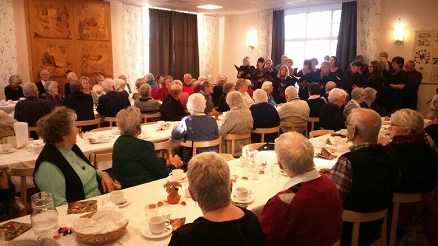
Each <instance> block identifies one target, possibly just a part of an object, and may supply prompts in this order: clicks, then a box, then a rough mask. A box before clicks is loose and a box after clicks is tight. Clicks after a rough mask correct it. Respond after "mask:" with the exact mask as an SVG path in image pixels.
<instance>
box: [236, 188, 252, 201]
mask: <svg viewBox="0 0 438 246" xmlns="http://www.w3.org/2000/svg"><path fill="white" fill-rule="evenodd" d="M249 194H250V191H249V190H248V189H247V188H245V187H237V188H236V192H235V196H236V198H237V200H240V201H245V200H246V199H248V197H249Z"/></svg>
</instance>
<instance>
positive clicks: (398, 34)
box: [394, 18, 405, 45]
mask: <svg viewBox="0 0 438 246" xmlns="http://www.w3.org/2000/svg"><path fill="white" fill-rule="evenodd" d="M404 39H405V25H404V24H403V23H402V22H401V19H400V18H399V19H398V23H397V24H395V25H394V40H395V43H396V44H397V45H401V44H402V43H403V42H404Z"/></svg>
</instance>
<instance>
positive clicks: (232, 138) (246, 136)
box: [222, 132, 251, 156]
mask: <svg viewBox="0 0 438 246" xmlns="http://www.w3.org/2000/svg"><path fill="white" fill-rule="evenodd" d="M222 139H223V140H225V141H224V142H225V143H226V141H231V153H230V154H231V155H232V156H235V155H234V152H235V147H236V140H243V139H248V140H249V142H250V143H251V133H250V132H248V133H242V134H227V135H225V136H223V137H222Z"/></svg>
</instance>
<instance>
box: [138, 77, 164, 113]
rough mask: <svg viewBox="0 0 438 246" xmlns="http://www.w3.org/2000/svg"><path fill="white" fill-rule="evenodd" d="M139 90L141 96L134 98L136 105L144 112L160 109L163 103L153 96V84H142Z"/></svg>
mask: <svg viewBox="0 0 438 246" xmlns="http://www.w3.org/2000/svg"><path fill="white" fill-rule="evenodd" d="M138 92H139V94H140V98H137V99H135V100H134V105H135V106H136V107H137V108H139V109H140V111H141V112H142V113H148V114H152V113H156V112H158V111H160V107H161V103H160V102H159V101H157V100H155V99H153V98H152V97H151V86H150V85H149V84H142V85H141V86H140V88H139V89H138Z"/></svg>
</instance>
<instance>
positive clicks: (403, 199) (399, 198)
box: [389, 193, 423, 245]
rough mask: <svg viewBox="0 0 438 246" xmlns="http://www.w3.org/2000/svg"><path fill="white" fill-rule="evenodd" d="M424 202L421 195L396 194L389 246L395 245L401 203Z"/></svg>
mask: <svg viewBox="0 0 438 246" xmlns="http://www.w3.org/2000/svg"><path fill="white" fill-rule="evenodd" d="M421 201H423V196H422V195H421V193H417V194H401V193H394V198H393V202H394V207H393V210H392V221H391V233H390V234H389V245H395V234H396V230H397V221H398V211H399V209H400V203H414V202H421Z"/></svg>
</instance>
